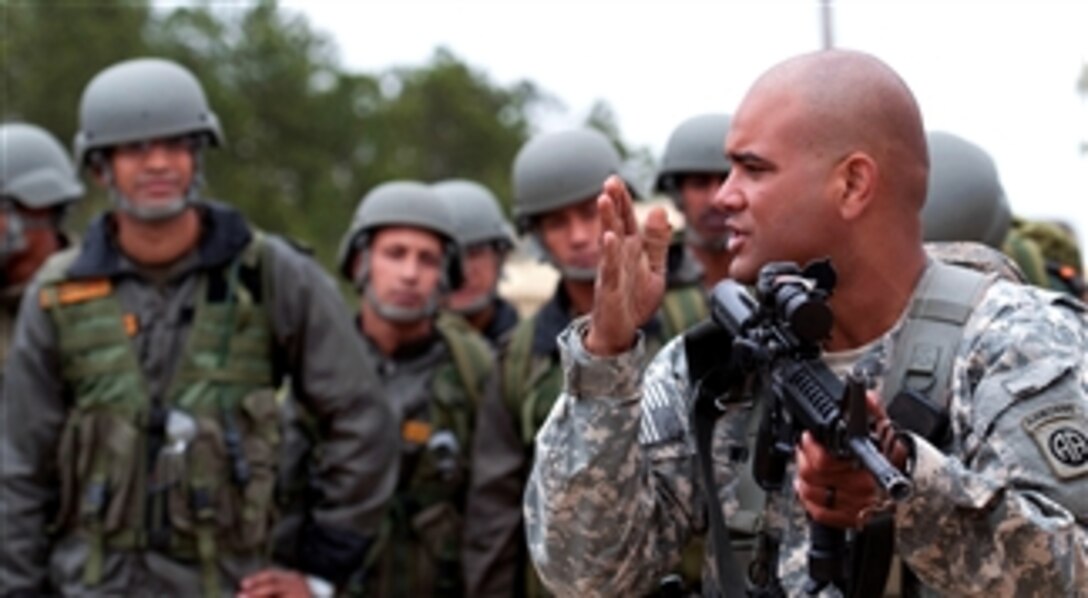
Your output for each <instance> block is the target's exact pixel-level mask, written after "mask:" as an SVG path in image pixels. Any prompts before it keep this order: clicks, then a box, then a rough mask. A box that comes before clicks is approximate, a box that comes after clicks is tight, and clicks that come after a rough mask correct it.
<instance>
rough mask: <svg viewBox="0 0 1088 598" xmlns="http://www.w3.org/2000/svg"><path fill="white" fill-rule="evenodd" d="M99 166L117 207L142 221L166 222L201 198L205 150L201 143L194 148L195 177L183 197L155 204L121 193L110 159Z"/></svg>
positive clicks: (101, 162)
mask: <svg viewBox="0 0 1088 598" xmlns="http://www.w3.org/2000/svg"><path fill="white" fill-rule="evenodd" d="M99 167H100V168H101V171H102V178H103V179H105V182H106V188H107V189H108V190H109V196H110V200H111V201H113V203H114V205H116V206H117V209H119V210H121V211H122V212H124V213H126V214H128V215H129V216H132V217H133V218H135V219H136V220H139V221H141V222H164V221H166V220H170V219H172V218H176V217H177V216H178V215H180V214H181V213H182V212H184V211H185V210H186V209H188V208H189V206H191V205H193V204H195V203H196V202H197V200H198V199H200V190H201V189H202V188H203V187H204V152H203V151H202V147H201V146H200V145H197V147H195V148H193V178H192V180H191V181H190V182H189V187H188V188H187V189H186V190H185V194H184V195H182V196H181V197H175V198H172V199H168V200H166V201H160V202H155V204H154V205H144V204H141V203H139V202H135V201H133V200H132V198H130V197H128V196H127V195H125V194H124V193H121V190H120V189H118V188H117V185H116V184H114V179H113V169H112V168H110V165H109V162H108V161H106V160H101V161H100V163H99Z"/></svg>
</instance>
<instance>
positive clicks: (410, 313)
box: [352, 249, 443, 324]
mask: <svg viewBox="0 0 1088 598" xmlns="http://www.w3.org/2000/svg"><path fill="white" fill-rule="evenodd" d="M361 251H362V252H363V254H362V255H361V256H360V259H359V266H358V267H357V268H356V269H355V276H354V277H353V278H352V283H353V284H354V285H355V290H357V291H359V292H360V293H362V295H363V300H364V301H366V302H367V304H368V305H370V306H371V307H373V308H374V311H376V312H378V315H379V316H381V317H382V318H383V319H385V320H388V321H390V322H396V323H398V324H413V323H415V322H420V321H422V320H428V319H431V318H433V317H434V316H435V315H436V314H438V307H439V303H440V301H439V298H440V297H441V296H442V294H443V290H442V286H441V283H440V285H439V287H440V288H438V289H436V290H435V292H434V293H432V294H431V296H430V298H428V299H427V303H426V304H424V305H423V307H417V308H404V307H399V306H396V305H390V304H388V303H385V302H383V301H382V300H381V299H379V298H378V296H377V295H376V294H375V293H374V289H373V287H371V286H370V285H368V284H367V282H368V281H369V280H370V256H369V255H368V253H369V251H370V250H369V249H362V250H361Z"/></svg>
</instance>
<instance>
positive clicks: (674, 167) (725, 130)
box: [654, 114, 731, 206]
mask: <svg viewBox="0 0 1088 598" xmlns="http://www.w3.org/2000/svg"><path fill="white" fill-rule="evenodd" d="M729 122H730V119H729V115H727V114H702V115H699V116H693V117H691V118H689V119H687V120H685V121H684V122H682V123H680V125H679V126H678V127H676V129H675V130H674V131H673V132H672V135H670V136H669V140H668V142H667V143H666V144H665V155H664V156H663V157H662V158H661V168H660V169H658V171H657V178H656V179H655V182H654V191H656V192H658V193H665V194H667V195H668V196H669V197H671V198H672V200H673V201H674V202H676V203H677V205H678V206H679V204H680V193H679V191H680V184H679V183H680V181H679V178H680V175H683V174H685V173H694V172H703V173H719V174H729V169H730V167H731V166H730V163H729V160H727V159H726V158H725V137H726V135H728V134H729Z"/></svg>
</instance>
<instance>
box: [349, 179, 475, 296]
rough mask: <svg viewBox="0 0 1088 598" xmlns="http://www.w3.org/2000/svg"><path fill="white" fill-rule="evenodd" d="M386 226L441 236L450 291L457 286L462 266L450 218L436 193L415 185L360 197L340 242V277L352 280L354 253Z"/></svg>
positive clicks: (385, 187) (387, 186)
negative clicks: (373, 234)
mask: <svg viewBox="0 0 1088 598" xmlns="http://www.w3.org/2000/svg"><path fill="white" fill-rule="evenodd" d="M387 226H410V227H414V228H421V229H424V230H428V231H431V232H434V233H436V234H437V235H438V236H440V237H441V238H442V240H443V243H444V245H445V251H446V255H447V257H448V258H449V263H450V268H449V272H448V273H447V274H448V275H449V278H450V280H449V282H450V285H451V287H452V288H457V287H458V286H460V284H461V264H460V261H459V259H458V256H459V252H458V251H457V235H456V230H455V225H454V220H453V214H451V213H450V210H449V208H448V207H447V206H446V204H445V203H444V202H443V201H442V198H441V197H440V196H439V194H438V193H435V191H434V190H433V189H432V188H431V187H430V186H428V185H425V184H423V183H419V182H416V181H389V182H386V183H382V184H381V185H378V186H377V187H375V188H373V189H371V190H370V193H367V194H366V195H365V196H364V197H363V199H362V200H361V201H360V202H359V207H358V208H356V209H355V216H354V217H353V218H352V219H351V226H350V227H349V228H348V231H347V233H345V234H344V238H343V239H341V241H340V253H339V257H338V259H337V263H338V264H339V269H340V274H342V275H343V276H344V277H345V278H347V279H348V280H353V278H354V276H353V274H354V273H353V272H352V265H353V264H352V262H353V261H354V260H355V253H356V251H357V250H358V249H360V248H362V247H364V246H365V245H366V243H368V242H369V236H370V235H371V234H372V233H373V232H374V231H376V230H378V229H380V228H384V227H387Z"/></svg>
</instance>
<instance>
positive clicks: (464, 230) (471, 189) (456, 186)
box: [431, 179, 514, 251]
mask: <svg viewBox="0 0 1088 598" xmlns="http://www.w3.org/2000/svg"><path fill="white" fill-rule="evenodd" d="M431 188H432V189H434V190H435V192H436V193H438V195H439V196H441V197H442V200H443V201H444V202H445V203H446V206H447V207H448V208H449V210H450V213H451V214H453V220H454V224H455V225H456V227H457V228H456V230H457V241H458V242H459V243H460V244H461V247H469V246H471V245H476V244H479V243H495V244H496V245H498V247H499V250H500V251H508V250H510V249H511V248H513V246H514V231H513V230H512V229H511V227H510V223H509V222H507V220H506V217H505V216H503V214H502V210H501V209H499V200H497V199H495V196H494V195H493V194H492V193H491V191H489V190H488V189H487V187H484V186H483V185H481V184H479V183H476V182H474V181H469V180H465V179H449V180H445V181H439V182H437V183H435V184H433V185H431Z"/></svg>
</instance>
